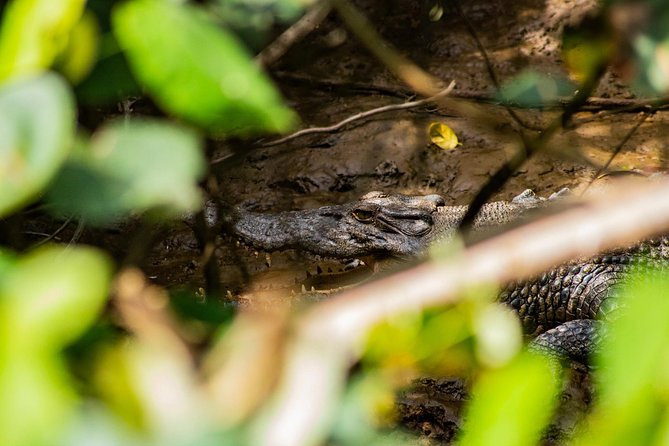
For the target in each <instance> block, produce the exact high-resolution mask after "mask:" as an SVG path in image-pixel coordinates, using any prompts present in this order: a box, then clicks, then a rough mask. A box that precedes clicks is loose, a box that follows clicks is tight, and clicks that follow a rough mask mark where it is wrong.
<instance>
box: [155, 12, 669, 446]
mask: <svg viewBox="0 0 669 446" xmlns="http://www.w3.org/2000/svg"><path fill="white" fill-rule="evenodd" d="M356 3H357V4H358V5H359V6H360V7H361V8H362V9H363V11H364V12H365V13H366V14H367V15H368V17H369V18H370V20H371V21H372V23H373V24H374V26H375V27H376V28H377V30H378V31H379V32H380V33H381V35H382V36H384V38H386V39H387V40H388V41H389V42H391V43H392V44H393V45H394V46H395V47H396V48H397V49H398V50H399V51H400V52H401V53H403V54H404V55H406V56H407V57H409V58H411V59H412V60H413V61H415V62H416V63H417V64H419V65H420V66H421V67H423V68H424V69H426V70H427V71H429V72H430V73H432V74H433V75H435V76H437V77H439V78H441V79H443V80H444V81H446V82H448V81H450V80H455V82H456V88H455V91H454V96H456V97H463V98H469V99H470V100H472V101H473V102H472V103H473V104H474V105H475V106H476V107H478V109H479V110H480V111H481V113H482V114H483V115H486V116H491V117H495V119H496V124H495V125H493V126H490V125H488V124H486V123H482V122H479V121H477V120H475V119H472V118H470V117H463V116H458V115H457V114H456V113H455V112H454V111H452V110H449V109H448V108H440V107H439V106H437V105H434V106H424V107H419V108H415V109H410V110H403V111H393V112H389V113H385V114H380V115H376V116H373V117H370V118H368V119H363V120H359V121H356V122H354V123H352V124H350V125H348V126H346V127H344V128H343V129H340V130H338V131H336V132H330V133H319V134H312V135H308V136H304V137H300V138H297V139H294V140H292V141H290V142H288V143H285V144H279V145H274V146H270V147H263V146H262V144H264V143H267V142H269V141H271V140H272V138H270V137H267V138H265V139H264V140H261V141H234V142H231V141H225V142H223V141H221V142H219V143H216V144H214V148H213V149H214V150H213V159H217V160H220V162H216V163H215V165H214V166H213V175H214V181H211V180H210V181H209V189H210V190H211V192H212V194H215V195H217V196H218V197H220V199H221V200H222V201H223V202H225V203H227V204H228V205H240V206H244V207H246V208H248V209H252V210H256V211H261V212H278V211H283V210H296V209H305V208H312V207H317V206H321V205H326V204H334V203H343V202H346V201H350V200H353V199H356V198H358V197H359V196H361V195H363V194H365V193H367V192H369V191H371V190H381V191H392V192H402V193H407V194H431V193H439V194H441V195H442V196H444V197H445V199H446V201H447V202H448V203H450V204H466V203H467V202H468V201H469V200H471V198H472V197H473V196H474V195H475V194H476V193H477V191H478V190H479V189H480V188H481V186H483V185H484V184H485V183H486V182H487V181H488V180H489V179H490V177H491V176H492V175H493V174H494V172H496V171H497V169H498V168H499V167H500V166H501V165H502V164H503V163H504V162H505V160H507V159H508V158H509V156H510V155H511V154H512V153H513V152H514V151H515V150H518V147H519V137H518V132H519V131H523V132H525V133H526V134H528V135H533V134H535V133H533V131H532V130H530V129H528V128H523V127H522V126H520V125H519V124H518V123H517V122H515V121H514V120H513V119H512V118H511V116H510V115H509V114H508V113H507V111H506V110H505V109H504V108H502V107H500V106H497V105H494V104H490V103H488V102H486V99H488V98H490V97H491V96H492V95H493V93H494V85H493V82H492V81H491V78H490V75H489V73H488V68H487V66H486V63H485V60H484V57H483V56H482V54H481V52H480V51H479V48H478V46H477V44H476V40H475V39H474V37H473V36H472V35H471V33H470V32H469V31H468V27H467V26H466V24H465V20H467V21H469V23H470V24H471V28H473V29H475V30H476V33H477V38H478V39H479V40H480V42H481V44H482V45H483V46H484V47H485V48H486V51H487V55H488V58H489V59H490V61H491V65H492V69H493V70H494V71H495V73H496V75H497V77H498V78H499V79H500V81H501V82H504V81H505V80H508V79H510V78H511V77H513V76H514V75H516V74H518V73H520V72H521V71H522V70H524V69H526V68H533V69H536V70H538V71H540V72H543V73H546V74H549V75H550V74H555V75H558V74H566V71H565V68H564V65H563V64H562V62H561V60H560V35H561V30H562V28H563V27H564V26H565V25H566V24H570V23H575V22H577V21H578V20H579V19H580V18H581V17H583V16H584V15H585V14H587V13H588V12H589V11H592V10H593V9H594V8H595V7H596V2H595V1H594V0H568V1H565V0H545V1H531V0H522V1H519V2H512V1H483V0H479V1H473V2H461V3H462V5H461V9H462V14H460V13H459V12H458V11H456V10H453V9H452V8H449V7H448V3H449V2H442V3H443V4H444V5H443V6H444V13H443V16H442V17H441V19H440V20H439V21H436V22H432V21H430V20H429V19H428V17H427V11H429V9H430V8H429V7H430V6H431V5H432V3H433V2H420V1H401V0H394V1H382V0H376V1H374V0H360V1H358V2H356ZM463 15H464V18H463ZM269 73H270V74H271V75H272V76H273V78H274V79H275V82H276V84H277V86H278V87H279V88H280V89H281V91H282V92H283V94H284V96H285V98H286V100H287V102H288V104H290V105H291V106H292V107H293V108H294V109H295V110H296V111H297V112H298V113H299V115H300V117H301V120H302V122H301V126H302V127H310V126H326V125H331V124H333V123H336V122H338V121H340V120H342V119H345V118H347V117H349V116H351V115H354V114H357V113H359V112H361V111H365V110H368V109H372V108H375V107H380V106H384V105H388V104H398V103H402V102H404V101H406V100H408V99H410V97H409V95H410V92H409V91H408V90H407V87H406V86H404V85H403V84H402V83H401V82H400V81H399V80H398V79H396V78H394V77H393V76H392V74H391V73H390V72H389V71H388V70H387V69H386V68H384V67H383V66H382V64H381V63H380V62H378V61H376V60H375V59H374V58H373V57H371V56H370V55H369V53H368V52H367V50H366V49H365V48H364V47H363V46H362V45H361V44H360V43H359V42H358V41H357V40H356V39H355V38H354V37H352V36H351V35H350V33H349V32H348V31H346V30H345V28H344V26H343V25H342V23H341V21H340V20H339V19H338V18H337V17H336V16H335V15H334V14H332V15H331V16H330V17H329V18H328V19H326V20H325V21H324V22H323V23H322V24H321V25H320V26H319V27H318V28H317V29H315V30H314V31H313V32H312V33H311V34H310V35H309V36H308V37H307V38H305V39H304V40H303V41H301V42H299V43H298V44H296V45H295V46H294V47H293V48H291V49H290V50H289V51H288V53H287V54H286V55H285V56H284V57H283V58H282V59H281V60H280V61H279V62H277V63H276V64H274V65H273V66H272V67H270V68H269ZM595 96H596V97H597V98H598V99H599V100H600V101H599V102H598V103H597V104H596V105H592V106H588V107H586V108H585V109H584V110H583V111H581V112H579V113H578V114H577V115H576V116H575V117H574V123H575V124H577V125H574V126H572V127H571V128H569V129H565V130H564V131H562V132H560V134H558V135H557V136H556V137H555V138H554V139H553V140H552V141H551V143H550V144H549V146H548V147H546V148H545V150H543V151H542V153H540V154H538V155H536V156H534V157H533V158H532V159H531V160H530V161H528V162H527V163H525V164H524V165H523V166H522V167H521V169H519V170H518V172H516V173H515V174H514V175H513V177H512V178H511V179H510V181H509V182H508V183H507V184H505V185H504V186H503V187H502V188H501V189H500V190H499V192H498V193H497V194H496V195H495V197H494V198H495V199H510V198H511V197H513V196H515V195H517V194H518V193H519V192H521V191H522V190H524V189H526V188H531V189H533V190H535V191H536V192H537V193H538V194H540V195H544V196H547V195H550V194H551V193H553V192H555V191H557V190H559V189H561V188H563V187H569V188H571V189H572V190H573V191H575V192H576V193H580V192H582V191H583V190H584V189H585V188H586V187H587V185H588V184H589V183H590V182H592V181H593V180H597V181H601V180H600V179H598V177H606V173H607V172H614V173H615V172H618V173H619V172H626V173H630V172H631V173H635V174H643V175H646V174H650V173H652V172H655V171H661V170H664V169H665V166H666V162H665V161H666V156H667V151H668V149H669V142H668V140H667V138H666V136H665V135H666V134H667V130H668V124H669V115H668V114H667V112H666V111H657V112H655V113H653V114H651V115H648V116H645V115H641V114H640V111H642V110H640V109H639V108H634V107H631V108H630V107H629V106H630V104H632V105H633V102H631V101H634V100H635V96H634V94H633V92H632V91H630V90H629V89H628V88H627V87H626V86H625V85H624V83H623V82H622V81H621V80H620V79H619V78H618V77H617V76H616V75H615V73H607V74H606V75H605V76H604V79H603V81H602V82H601V84H600V86H599V87H598V89H597V91H596V93H595ZM623 106H627V108H626V109H624V110H621V109H622V108H623ZM515 111H516V113H517V114H518V115H519V116H520V117H521V119H522V120H523V122H524V123H526V124H528V125H529V126H530V127H545V126H547V125H548V124H549V123H550V122H551V121H552V120H554V119H557V118H558V116H559V110H557V109H547V110H523V109H516V110H515ZM641 120H643V122H642V123H641V124H640V125H639V127H638V128H637V129H636V131H635V132H634V133H633V134H632V135H631V136H630V137H629V138H627V137H628V134H629V133H630V131H631V129H633V128H634V127H635V126H636V125H637V124H638V123H639V122H640V121H641ZM434 121H439V122H443V123H445V124H447V125H448V126H450V127H451V128H452V129H453V130H454V131H455V133H456V134H457V136H458V138H459V140H460V143H461V144H460V145H459V146H458V147H456V148H455V149H453V150H443V149H439V148H438V147H436V146H434V145H433V144H431V143H430V141H429V139H428V136H427V127H428V126H429V124H430V123H431V122H434ZM626 138H627V140H626ZM625 140H626V141H625ZM623 141H625V143H624V145H622V146H621V144H622V143H623ZM616 151H618V152H619V153H618V154H617V155H616V156H615V157H613V154H614V153H615V152H616ZM607 163H609V165H608V167H607V169H606V170H602V168H603V166H604V165H605V164H607ZM603 174H604V175H603ZM215 255H216V258H217V262H218V265H217V266H218V268H217V269H218V273H219V275H220V281H221V283H222V288H223V290H226V291H230V294H229V295H232V296H237V299H241V300H254V299H255V300H256V301H258V300H259V301H260V302H264V301H265V300H266V301H267V302H277V301H282V300H283V301H285V300H290V299H291V298H292V297H291V296H293V295H294V294H295V293H297V294H299V293H300V292H301V291H303V290H306V291H309V290H310V289H311V286H313V287H314V290H318V289H323V290H327V289H336V288H337V287H338V286H340V285H342V284H344V285H346V283H345V280H348V279H350V277H347V275H346V274H344V275H342V276H338V274H341V273H346V272H347V271H349V270H350V269H352V268H351V262H352V261H353V259H349V260H347V261H343V262H334V261H324V260H323V259H317V258H314V257H312V256H310V255H308V254H305V253H300V252H294V251H290V252H285V253H275V254H273V255H272V256H271V257H267V256H266V255H265V253H257V252H254V251H253V250H249V249H248V248H245V247H244V246H238V245H237V243H236V241H235V240H234V238H232V237H230V236H228V235H226V234H225V233H223V232H221V233H219V234H217V237H216V248H215ZM203 265H204V260H203V256H202V254H201V247H200V246H199V245H198V242H197V240H196V239H195V237H194V236H193V233H192V231H191V228H190V227H189V226H188V225H186V224H177V225H176V226H175V227H171V228H169V230H167V231H166V232H165V233H164V235H163V236H162V237H161V238H159V239H158V242H157V244H156V247H155V249H154V250H153V251H152V253H151V255H150V256H149V258H148V260H147V261H146V262H145V264H144V265H143V266H144V269H145V270H146V271H147V274H148V275H149V276H150V277H151V279H152V280H154V281H155V282H157V283H159V284H163V285H167V286H170V287H174V286H183V287H190V288H196V289H197V288H200V287H204V286H205V281H204V273H203ZM345 277H346V279H344V278H345ZM340 279H341V282H340V281H339V280H340ZM305 284H306V285H305ZM302 285H305V287H304V289H303V288H302ZM226 294H227V293H226ZM573 375H574V376H576V377H575V378H573V379H572V384H571V385H570V386H569V387H568V388H567V389H566V391H565V396H564V397H563V408H562V409H560V415H559V416H558V419H557V421H556V422H555V423H554V424H553V427H552V428H551V429H552V430H550V431H549V432H548V433H547V434H546V442H547V443H548V444H552V443H551V442H553V441H558V440H559V439H560V438H563V437H564V435H568V433H569V431H570V429H572V428H573V425H574V424H575V422H574V421H573V418H574V415H573V414H575V413H582V412H583V411H584V410H587V406H588V403H589V399H590V398H591V389H590V384H589V379H588V376H587V373H586V372H584V371H583V370H580V369H579V370H576V371H575V372H574V373H573ZM467 392H468V386H467V385H466V384H465V383H463V382H462V381H457V380H455V381H443V380H440V379H431V378H430V379H428V378H425V379H423V380H420V381H418V382H417V383H416V386H415V388H414V389H412V390H410V391H407V392H405V393H403V394H402V395H400V396H399V397H398V407H399V409H400V412H401V417H400V418H401V420H402V423H403V425H404V426H406V427H408V428H409V429H412V430H414V431H415V432H418V433H420V434H421V435H423V436H424V437H425V438H428V439H431V440H434V441H435V442H439V443H447V442H449V441H450V440H452V439H453V437H454V435H455V433H456V432H457V429H458V427H459V426H460V423H461V415H462V414H461V408H462V405H463V404H464V402H466V400H467ZM572 409H573V410H572ZM579 411H580V412H579Z"/></svg>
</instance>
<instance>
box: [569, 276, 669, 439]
mask: <svg viewBox="0 0 669 446" xmlns="http://www.w3.org/2000/svg"><path fill="white" fill-rule="evenodd" d="M668 287H669V273H668V272H667V271H661V272H658V271H654V272H653V271H645V272H644V273H643V274H639V275H638V276H635V277H632V278H631V279H629V280H628V281H627V283H626V284H625V286H624V287H623V288H622V291H621V293H620V296H619V301H618V302H617V304H618V306H620V307H621V309H620V311H617V314H616V317H615V318H613V320H612V321H610V323H609V324H608V330H607V332H606V336H604V340H603V342H602V347H601V350H600V351H598V352H597V355H596V363H597V365H598V374H597V377H598V380H599V382H600V387H599V392H598V398H597V405H596V408H595V409H594V411H593V414H592V417H591V420H590V422H589V423H588V432H586V433H585V434H584V435H583V436H582V437H580V438H579V441H577V442H576V443H577V444H584V445H585V444H587V445H605V444H606V445H629V444H652V438H653V437H654V435H656V431H657V427H658V423H659V422H660V419H661V418H662V417H663V413H666V412H667V410H668V407H669V394H668V393H667V390H668V389H669V381H668V380H667V376H669V299H667V296H666V290H667V289H669V288H668Z"/></svg>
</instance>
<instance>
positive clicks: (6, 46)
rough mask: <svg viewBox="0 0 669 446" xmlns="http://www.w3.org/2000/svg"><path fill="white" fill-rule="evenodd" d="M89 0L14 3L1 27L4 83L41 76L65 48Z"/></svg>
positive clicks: (0, 61)
mask: <svg viewBox="0 0 669 446" xmlns="http://www.w3.org/2000/svg"><path fill="white" fill-rule="evenodd" d="M85 3H86V0H58V1H53V0H14V1H12V2H11V3H10V4H9V5H8V6H7V9H6V11H5V13H4V16H3V21H2V26H1V27H0V82H2V81H5V80H7V79H9V78H12V77H18V76H27V75H33V74H36V73H39V72H40V71H42V70H44V69H45V68H48V67H49V66H51V64H52V63H53V62H54V60H55V59H56V57H57V56H58V55H59V54H60V53H61V52H62V51H63V50H64V49H65V47H66V46H67V44H68V40H69V38H70V32H71V31H72V28H73V27H74V26H75V24H76V23H77V22H78V20H79V18H80V16H81V14H82V12H83V10H84V5H85Z"/></svg>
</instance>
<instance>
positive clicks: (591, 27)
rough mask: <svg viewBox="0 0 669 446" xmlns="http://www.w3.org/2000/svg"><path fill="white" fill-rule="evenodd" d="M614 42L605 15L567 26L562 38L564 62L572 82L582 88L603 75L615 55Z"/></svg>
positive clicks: (587, 17) (586, 18)
mask: <svg viewBox="0 0 669 446" xmlns="http://www.w3.org/2000/svg"><path fill="white" fill-rule="evenodd" d="M615 43H616V42H615V38H614V36H613V34H612V32H611V28H610V26H609V23H608V22H607V20H606V19H605V18H604V17H603V16H602V15H594V16H586V17H584V18H583V19H582V20H581V22H580V23H578V24H575V25H573V26H570V25H566V26H565V28H564V32H563V34H562V59H563V60H564V63H565V65H566V67H567V69H568V70H569V75H570V77H571V79H573V80H574V81H576V82H578V83H579V84H583V83H584V82H586V80H587V79H592V78H593V77H594V76H596V75H597V74H598V73H599V72H601V71H602V69H603V68H604V67H606V66H607V65H608V64H609V63H610V62H611V60H612V58H613V55H614V53H615V50H616V48H615Z"/></svg>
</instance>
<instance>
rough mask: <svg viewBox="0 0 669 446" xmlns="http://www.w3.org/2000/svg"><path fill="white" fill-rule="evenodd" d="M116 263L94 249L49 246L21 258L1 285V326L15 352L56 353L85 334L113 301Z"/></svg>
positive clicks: (8, 272)
mask: <svg viewBox="0 0 669 446" xmlns="http://www.w3.org/2000/svg"><path fill="white" fill-rule="evenodd" d="M110 277H111V264H110V262H109V259H107V257H106V256H104V255H103V254H102V253H101V252H100V251H98V250H97V249H94V248H88V247H69V248H60V247H55V246H52V247H45V248H41V249H38V250H36V251H33V252H31V253H29V254H27V255H25V256H22V257H20V258H19V259H18V260H17V261H16V263H15V265H14V266H13V267H12V268H11V269H10V270H9V271H7V272H6V273H5V275H4V277H3V280H2V282H0V325H2V326H3V327H4V328H3V331H4V332H5V333H6V334H7V336H9V339H10V340H7V339H5V342H11V350H12V351H17V352H19V353H20V354H21V355H28V354H29V353H30V352H31V351H36V350H37V351H54V350H57V349H60V348H62V347H63V346H65V345H66V344H67V343H69V342H71V341H72V340H74V339H75V338H76V337H78V336H80V335H81V334H82V333H83V332H84V330H86V329H87V328H88V327H89V326H90V325H91V324H92V323H93V321H94V320H95V318H96V317H97V316H98V314H99V313H100V311H101V310H102V308H103V307H104V305H105V303H106V300H107V293H108V290H109V282H110Z"/></svg>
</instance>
